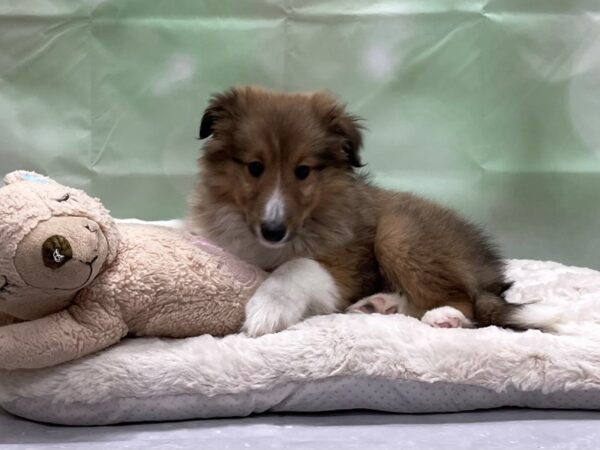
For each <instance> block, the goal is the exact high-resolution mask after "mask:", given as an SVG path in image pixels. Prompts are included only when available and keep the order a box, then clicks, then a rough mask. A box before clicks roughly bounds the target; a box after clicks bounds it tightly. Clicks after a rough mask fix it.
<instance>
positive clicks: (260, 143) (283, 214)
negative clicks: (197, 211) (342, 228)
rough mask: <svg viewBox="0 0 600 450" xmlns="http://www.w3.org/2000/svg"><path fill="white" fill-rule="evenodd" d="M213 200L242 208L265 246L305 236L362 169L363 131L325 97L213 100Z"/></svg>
mask: <svg viewBox="0 0 600 450" xmlns="http://www.w3.org/2000/svg"><path fill="white" fill-rule="evenodd" d="M200 138H201V139H208V138H210V139H209V140H208V141H207V142H206V144H205V145H204V154H203V156H202V158H201V159H200V164H201V167H202V170H203V178H202V182H203V183H204V186H205V188H206V189H207V190H208V192H209V193H210V195H211V198H212V199H214V200H215V201H218V202H220V203H226V204H229V205H231V206H233V207H235V208H236V210H237V211H239V212H240V213H241V215H242V216H243V217H244V220H245V221H246V224H247V225H248V227H249V228H250V230H251V231H252V233H253V234H254V235H255V236H256V238H257V239H258V240H259V241H260V242H261V243H262V244H264V245H265V246H270V247H279V246H283V245H285V243H287V242H289V241H291V240H293V239H294V237H295V236H297V235H299V234H301V233H302V232H303V229H304V226H305V224H306V222H307V220H309V219H310V218H313V219H315V215H316V214H318V211H319V209H320V208H323V207H326V205H327V202H331V201H333V200H334V199H333V196H335V195H336V194H340V193H341V192H342V191H344V185H347V183H348V182H350V181H351V180H352V179H354V175H353V172H354V168H357V167H361V161H360V156H359V151H360V149H361V146H362V133H361V127H360V126H359V125H358V123H357V118H356V117H354V116H352V115H349V114H348V113H347V112H346V111H345V107H344V105H342V104H340V103H339V102H338V101H337V100H336V99H335V98H334V97H332V96H331V95H329V94H327V93H325V92H314V93H294V94H289V93H277V92H272V91H268V90H265V89H262V88H258V87H240V88H234V89H232V90H230V91H227V92H225V93H222V94H218V95H215V96H213V97H212V99H211V101H210V104H209V106H208V108H207V109H206V111H205V113H204V116H203V118H202V122H201V124H200Z"/></svg>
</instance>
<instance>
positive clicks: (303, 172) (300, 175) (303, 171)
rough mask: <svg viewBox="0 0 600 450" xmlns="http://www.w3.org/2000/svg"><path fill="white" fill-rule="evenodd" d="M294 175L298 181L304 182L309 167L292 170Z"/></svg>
mask: <svg viewBox="0 0 600 450" xmlns="http://www.w3.org/2000/svg"><path fill="white" fill-rule="evenodd" d="M294 174H295V175H296V178H298V179H299V180H306V179H307V178H308V176H309V175H310V167H308V166H305V165H301V166H298V167H296V170H294Z"/></svg>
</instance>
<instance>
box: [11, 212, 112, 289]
mask: <svg viewBox="0 0 600 450" xmlns="http://www.w3.org/2000/svg"><path fill="white" fill-rule="evenodd" d="M107 253H108V246H107V243H106V238H105V236H104V234H103V233H102V231H101V229H100V227H99V226H98V224H96V223H95V222H94V221H92V220H89V219H86V218H83V217H53V218H51V219H49V220H46V221H44V222H40V223H39V224H38V226H37V227H35V228H34V229H33V230H32V231H31V232H30V233H29V234H28V235H27V236H26V237H25V238H24V239H23V240H22V241H21V242H20V243H19V245H18V246H17V253H16V255H15V268H16V269H17V271H18V273H19V275H20V276H21V278H22V279H23V281H24V282H25V283H27V284H28V285H29V286H32V287H36V288H41V289H59V290H66V291H68V290H79V289H81V288H83V287H85V286H86V285H87V284H88V283H89V282H91V281H92V280H93V279H94V278H95V276H96V275H97V274H98V272H99V271H100V269H101V268H102V265H103V264H104V261H105V260H106V257H107Z"/></svg>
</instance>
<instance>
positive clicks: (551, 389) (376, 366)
mask: <svg viewBox="0 0 600 450" xmlns="http://www.w3.org/2000/svg"><path fill="white" fill-rule="evenodd" d="M509 276H510V277H511V278H512V279H513V280H515V285H514V286H513V288H511V290H510V291H509V293H508V298H509V300H511V301H515V302H525V301H527V302H536V304H537V305H542V306H543V307H544V308H545V312H546V314H555V316H556V318H557V319H556V320H557V322H556V323H557V325H556V327H555V332H553V333H542V332H540V331H537V330H530V331H526V332H522V333H517V332H513V331H510V330H503V329H499V328H496V327H488V328H483V329H477V330H467V329H433V328H430V327H428V326H427V325H425V324H423V323H421V322H419V321H418V320H416V319H413V318H409V317H405V316H402V315H394V316H380V315H341V314H338V315H330V316H321V317H314V318H311V319H309V320H307V321H305V322H303V323H301V324H298V325H296V326H294V327H292V328H291V329H289V330H286V331H283V332H281V333H278V334H275V335H268V336H263V337H261V338H258V339H250V338H247V337H245V336H242V335H233V336H227V337H225V338H220V339H219V338H213V337H211V336H200V337H197V338H191V339H182V340H168V339H156V338H148V339H131V340H125V341H123V342H122V343H121V344H119V345H116V346H114V347H112V348H110V349H107V350H105V351H103V352H100V353H98V354H96V355H92V356H89V357H85V358H82V359H80V360H77V361H74V362H71V363H67V364H62V365H60V366H56V367H52V368H47V369H44V370H18V371H0V405H1V406H2V407H3V408H5V409H6V410H7V411H9V412H11V413H13V414H16V415H19V416H22V417H25V418H28V419H33V420H38V421H42V422H50V423H59V424H71V425H100V424H112V423H120V422H138V421H165V420H181V419H192V418H213V417H232V416H246V415H249V414H253V413H263V412H310V411H331V410H347V409H372V410H379V411H389V412H397V413H424V412H449V411H465V410H473V409H482V408H496V407H501V406H521V407H531V408H577V409H600V273H599V272H596V271H594V270H590V269H583V268H577V267H567V266H563V265H560V264H557V263H552V262H539V261H528V260H514V261H510V263H509Z"/></svg>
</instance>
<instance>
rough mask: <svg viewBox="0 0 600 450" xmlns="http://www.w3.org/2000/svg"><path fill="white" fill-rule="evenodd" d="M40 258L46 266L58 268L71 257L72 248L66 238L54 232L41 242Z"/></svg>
mask: <svg viewBox="0 0 600 450" xmlns="http://www.w3.org/2000/svg"><path fill="white" fill-rule="evenodd" d="M42 258H43V259H44V265H45V266H46V267H49V268H51V269H58V268H59V267H62V266H64V265H65V264H66V263H67V262H68V261H69V260H70V259H71V258H73V249H72V247H71V244H70V243H69V241H68V239H67V238H65V237H64V236H60V235H58V234H55V235H54V236H50V237H49V238H48V239H46V241H45V242H44V243H43V244H42Z"/></svg>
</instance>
